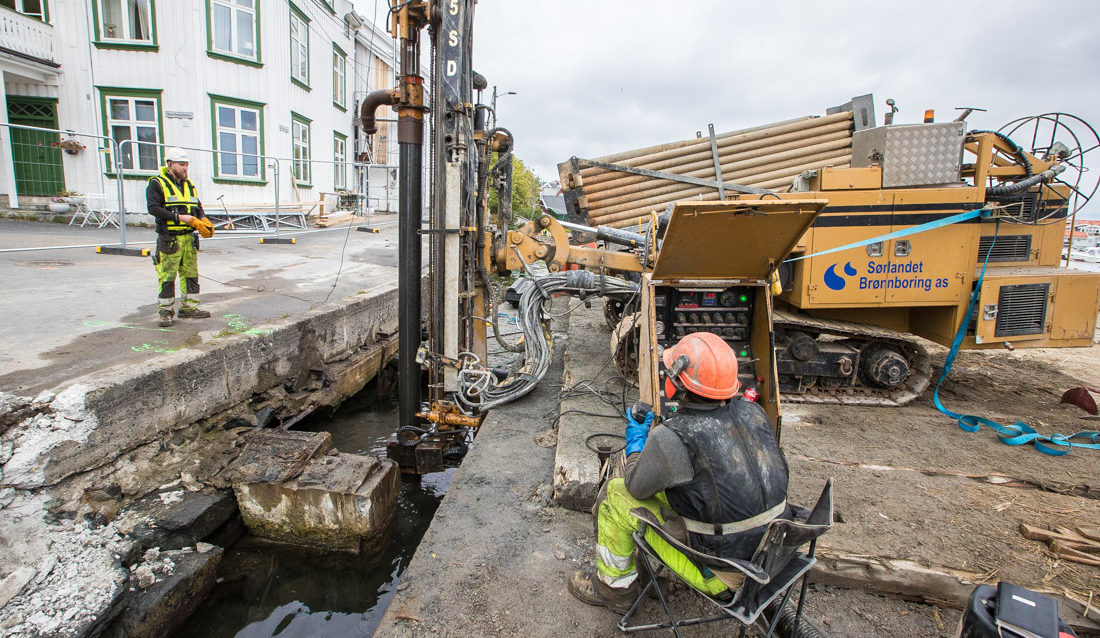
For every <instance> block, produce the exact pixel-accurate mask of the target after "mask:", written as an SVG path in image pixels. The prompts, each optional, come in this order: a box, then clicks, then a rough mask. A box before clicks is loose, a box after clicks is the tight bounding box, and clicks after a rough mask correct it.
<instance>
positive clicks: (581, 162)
mask: <svg viewBox="0 0 1100 638" xmlns="http://www.w3.org/2000/svg"><path fill="white" fill-rule="evenodd" d="M573 159H575V160H576V163H575V166H577V167H578V168H602V169H604V170H608V171H618V172H620V173H630V174H631V175H642V176H643V177H653V178H655V179H666V180H669V181H672V182H683V183H685V184H694V185H696V186H707V187H709V188H718V187H719V185H721V186H722V188H724V189H726V190H731V191H736V192H738V193H750V194H753V195H767V194H769V193H771V192H772V191H770V190H767V189H765V188H756V187H755V186H744V185H741V184H731V183H729V182H717V181H714V180H706V179H699V178H696V177H688V176H687V175H678V174H676V173H665V172H663V171H651V170H649V169H645V168H637V167H634V166H624V165H622V164H608V163H607V162H597V161H596V160H587V159H579V158H573Z"/></svg>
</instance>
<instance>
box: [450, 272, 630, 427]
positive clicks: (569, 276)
mask: <svg viewBox="0 0 1100 638" xmlns="http://www.w3.org/2000/svg"><path fill="white" fill-rule="evenodd" d="M531 283H532V284H533V285H529V286H527V287H526V289H525V290H524V291H523V293H522V294H521V295H520V298H519V326H520V329H521V331H522V332H523V352H524V356H523V365H522V366H521V367H520V368H519V369H518V370H514V371H512V372H511V373H510V374H509V375H508V376H507V377H506V378H505V379H503V380H498V379H497V377H496V375H495V374H494V373H493V371H492V370H490V369H488V368H486V367H484V366H482V365H481V362H480V361H479V360H478V359H477V357H474V356H473V355H471V354H468V353H467V354H465V355H463V357H462V359H463V362H464V363H463V368H462V370H460V371H459V373H458V384H459V391H458V394H457V395H456V399H457V401H458V403H459V405H460V406H461V407H462V408H463V410H465V411H467V412H469V413H472V414H479V413H481V412H484V411H486V410H489V409H491V408H495V407H497V406H498V405H503V404H505V403H509V402H511V401H515V400H516V399H518V398H520V397H522V396H523V395H525V394H527V393H528V392H530V391H531V390H533V389H534V388H535V386H536V385H537V384H538V382H539V381H541V380H542V378H543V377H544V376H545V375H546V370H547V369H548V368H549V367H550V360H551V358H552V357H553V353H554V348H553V344H552V341H551V337H550V327H549V325H548V319H549V317H548V313H547V311H548V309H549V304H550V301H551V299H552V298H553V295H554V293H567V294H572V295H578V296H581V297H585V296H588V295H594V296H606V297H613V298H618V299H621V300H623V301H626V300H628V299H630V298H631V297H632V296H634V295H636V294H637V293H638V285H637V284H635V283H632V282H629V281H627V280H625V279H620V278H618V277H607V276H603V277H601V276H598V275H595V274H593V273H591V272H589V271H587V270H568V271H565V272H562V273H558V274H555V275H547V276H545V277H539V278H538V279H531Z"/></svg>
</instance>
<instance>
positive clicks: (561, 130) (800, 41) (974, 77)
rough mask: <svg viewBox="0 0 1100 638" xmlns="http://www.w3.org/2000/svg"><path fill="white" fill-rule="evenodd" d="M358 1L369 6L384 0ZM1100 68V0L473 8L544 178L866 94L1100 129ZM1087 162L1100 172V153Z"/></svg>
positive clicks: (504, 108) (995, 119)
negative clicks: (1061, 119) (576, 160)
mask: <svg viewBox="0 0 1100 638" xmlns="http://www.w3.org/2000/svg"><path fill="white" fill-rule="evenodd" d="M356 3H357V5H358V6H359V10H360V12H361V13H363V14H364V15H367V16H370V15H371V14H372V13H373V8H374V7H375V5H376V0H356ZM377 4H378V5H379V6H380V7H382V8H384V7H385V6H386V5H387V0H378V2H377ZM765 5H767V6H765ZM978 5H981V6H978ZM382 11H384V9H382V10H380V11H379V14H380V15H379V19H381V17H382V16H381V13H382ZM1098 64H1100V4H1098V3H1096V2H1095V1H1094V0H1093V1H1088V0H1059V1H1057V2H1052V3H1037V2H1034V1H1031V2H1024V1H1017V0H1001V1H998V2H959V1H955V2H942V1H924V2H901V1H894V2H858V3H857V2H843V1H841V2H810V1H782V0H779V1H774V2H770V3H763V2H736V1H732V0H681V1H680V2H670V1H665V2H657V1H655V0H633V1H629V2H628V1H600V0H553V1H550V0H546V1H536V0H480V2H479V3H478V5H477V9H476V14H475V20H474V67H475V69H476V70H477V71H478V72H480V73H481V74H483V75H485V76H486V77H487V78H488V80H489V86H490V89H489V91H488V92H487V93H491V91H492V86H493V85H496V86H497V87H498V92H499V93H505V92H508V91H515V92H516V95H509V96H506V97H498V100H497V112H498V116H499V124H500V125H501V126H504V127H506V128H508V129H509V130H511V131H512V133H513V134H514V135H515V137H516V152H517V155H518V156H519V157H520V158H521V159H523V160H524V161H525V162H526V163H527V164H528V165H529V166H530V167H532V168H533V169H534V170H535V172H536V173H537V174H538V175H539V177H541V178H542V179H544V180H553V179H556V178H557V168H556V166H557V164H558V163H559V162H563V161H565V160H567V159H569V158H570V157H571V156H574V155H576V156H578V157H597V156H600V155H606V154H610V153H613V152H618V151H622V150H627V149H631V148H637V147H641V146H648V145H652V144H658V143H664V142H669V141H673V140H679V139H685V138H689V137H694V136H695V132H696V131H704V132H705V131H706V129H707V124H708V123H713V124H714V125H715V127H716V129H717V131H718V132H719V133H721V132H726V131H731V130H736V129H739V128H743V127H749V126H757V125H761V124H766V123H770V122H777V121H780V120H784V119H788V118H791V117H797V116H803V115H822V114H824V111H825V109H826V108H827V107H829V106H833V105H837V104H841V103H843V102H846V101H848V100H849V99H850V98H851V97H852V96H856V95H861V94H864V93H873V94H874V96H875V111H876V118H877V119H878V121H879V122H881V121H882V114H883V112H884V109H885V108H886V106H885V100H886V98H893V99H894V100H895V101H896V102H897V106H898V108H899V109H900V112H899V113H898V114H897V116H896V120H895V122H899V123H903V122H917V121H920V119H921V117H922V116H923V113H924V109H926V108H932V109H935V111H936V119H937V121H944V120H950V119H953V118H954V117H955V115H956V111H955V110H954V108H955V107H958V106H975V107H980V108H985V109H988V112H987V113H975V114H973V115H972V116H971V117H970V118H969V120H968V121H969V123H970V127H971V128H994V129H996V128H1000V127H1001V126H1002V125H1003V124H1005V123H1007V122H1009V121H1011V120H1014V119H1016V118H1018V117H1022V116H1026V115H1034V114H1040V113H1048V112H1054V111H1061V112H1067V113H1072V114H1075V115H1077V116H1079V117H1081V118H1083V119H1084V120H1086V121H1090V122H1092V123H1093V124H1094V125H1096V126H1100V81H1098V76H1100V68H1098ZM483 100H484V101H485V102H486V103H487V102H489V100H490V95H485V96H484V98H483ZM1047 137H1049V133H1048V134H1047ZM1025 138H1026V139H1025ZM1017 141H1018V142H1020V143H1021V144H1022V145H1024V146H1025V147H1028V146H1030V133H1028V134H1027V135H1017ZM1095 143H1096V141H1095V140H1093V141H1092V142H1091V143H1088V144H1085V146H1086V147H1087V146H1091V145H1092V144H1095ZM1086 160H1087V161H1088V162H1091V163H1092V164H1093V165H1094V166H1095V170H1094V171H1093V173H1092V175H1100V150H1096V151H1094V152H1092V153H1091V154H1089V156H1087V157H1086ZM1094 179H1095V178H1094ZM1090 208H1091V209H1092V210H1090V213H1091V216H1096V215H1098V214H1100V198H1098V199H1097V201H1096V202H1095V203H1093V205H1092V206H1090Z"/></svg>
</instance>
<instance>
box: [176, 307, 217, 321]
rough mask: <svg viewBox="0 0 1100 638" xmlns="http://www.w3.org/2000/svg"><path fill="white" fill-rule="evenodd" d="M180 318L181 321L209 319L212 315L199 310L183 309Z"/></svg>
mask: <svg viewBox="0 0 1100 638" xmlns="http://www.w3.org/2000/svg"><path fill="white" fill-rule="evenodd" d="M179 317H180V319H209V318H210V313H209V312H207V311H205V310H199V309H198V308H181V309H180V313H179Z"/></svg>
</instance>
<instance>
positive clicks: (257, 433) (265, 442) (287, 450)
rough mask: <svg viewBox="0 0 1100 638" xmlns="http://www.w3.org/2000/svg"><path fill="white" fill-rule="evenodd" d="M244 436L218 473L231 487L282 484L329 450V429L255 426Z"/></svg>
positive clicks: (330, 446) (330, 443)
mask: <svg viewBox="0 0 1100 638" xmlns="http://www.w3.org/2000/svg"><path fill="white" fill-rule="evenodd" d="M244 438H245V446H244V449H243V450H241V453H240V455H238V456H237V458H236V459H234V460H233V462H232V463H230V464H229V466H228V467H226V468H225V470H224V471H222V473H221V475H220V476H221V478H222V479H223V480H224V481H227V482H228V483H230V484H231V485H234V486H235V485H237V484H239V483H285V482H286V481H289V480H291V479H293V478H295V477H297V476H298V475H299V474H301V473H302V470H304V469H305V467H306V465H307V464H308V463H309V462H310V461H311V460H313V459H314V458H317V457H318V456H321V455H322V454H324V453H326V452H328V451H329V450H331V449H332V435H330V434H329V433H328V432H299V431H297V430H289V431H286V430H276V429H270V430H261V429H255V430H252V431H250V432H248V433H246V434H245V435H244Z"/></svg>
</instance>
